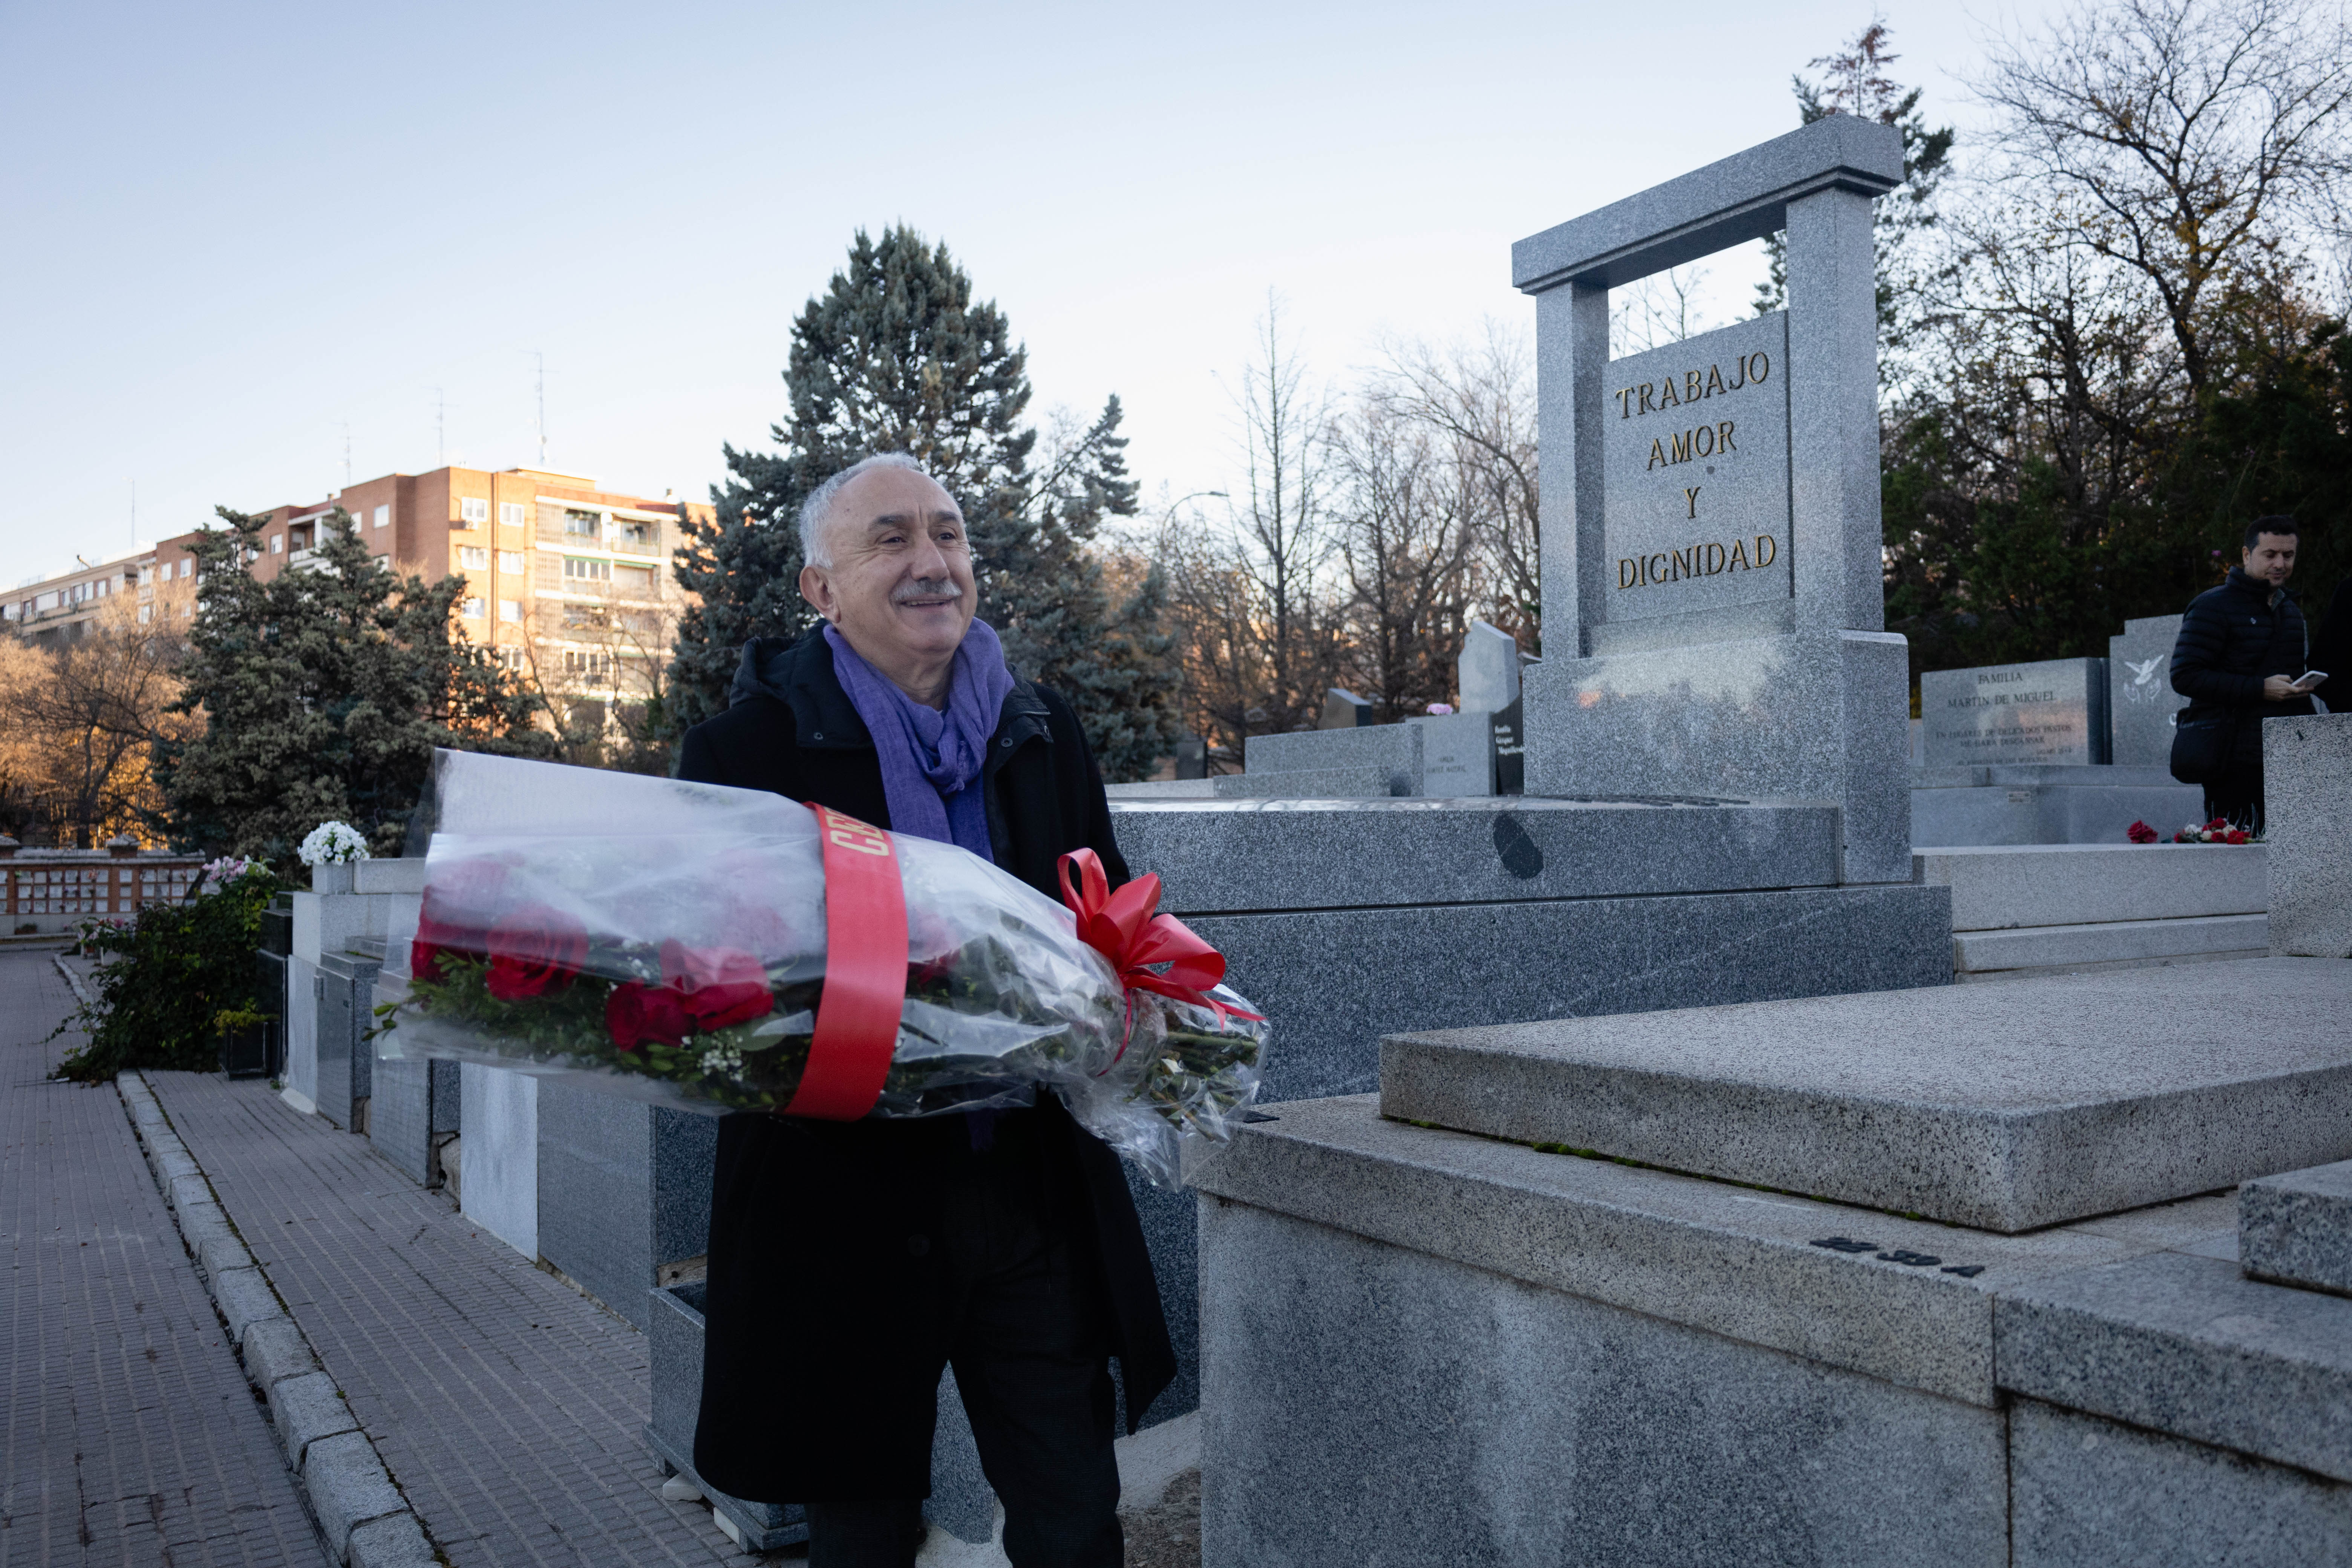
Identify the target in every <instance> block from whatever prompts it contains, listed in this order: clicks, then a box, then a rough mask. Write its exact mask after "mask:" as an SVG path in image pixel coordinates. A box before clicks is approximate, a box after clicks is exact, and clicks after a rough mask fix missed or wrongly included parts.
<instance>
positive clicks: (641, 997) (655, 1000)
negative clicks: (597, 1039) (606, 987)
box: [604, 980, 694, 1051]
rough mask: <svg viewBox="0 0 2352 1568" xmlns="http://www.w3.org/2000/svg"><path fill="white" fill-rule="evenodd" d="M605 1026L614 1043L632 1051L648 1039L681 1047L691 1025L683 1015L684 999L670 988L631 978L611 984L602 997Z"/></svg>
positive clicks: (684, 1010)
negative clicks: (610, 1033)
mask: <svg viewBox="0 0 2352 1568" xmlns="http://www.w3.org/2000/svg"><path fill="white" fill-rule="evenodd" d="M604 1027H605V1028H607V1029H609V1030H611V1031H612V1034H613V1043H614V1045H616V1046H618V1047H621V1048H622V1049H623V1050H625V1051H634V1050H635V1049H636V1048H637V1047H639V1046H641V1045H643V1044H645V1043H646V1041H647V1040H655V1041H657V1042H659V1043H660V1044H662V1045H665V1046H682V1045H684V1044H685V1043H686V1037H687V1034H688V1031H690V1030H691V1029H692V1028H693V1027H694V1024H693V1022H692V1020H690V1019H689V1018H688V1017H687V1016H686V999H685V998H684V997H683V996H680V995H679V994H677V991H676V990H675V989H674V988H673V987H670V986H667V985H646V984H640V983H638V982H637V981H635V980H631V981H626V982H625V983H623V984H619V985H615V986H614V987H613V994H612V995H610V996H609V997H607V998H605V1000H604Z"/></svg>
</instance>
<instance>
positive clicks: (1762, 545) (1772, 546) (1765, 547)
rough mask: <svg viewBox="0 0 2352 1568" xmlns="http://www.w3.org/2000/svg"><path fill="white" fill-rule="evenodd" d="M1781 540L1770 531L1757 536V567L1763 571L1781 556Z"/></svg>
mask: <svg viewBox="0 0 2352 1568" xmlns="http://www.w3.org/2000/svg"><path fill="white" fill-rule="evenodd" d="M1779 557H1780V541H1779V540H1777V539H1775V538H1773V537H1772V536H1771V535H1770V534H1769V533H1759V534H1758V535H1757V536H1756V569H1757V570H1758V571H1759V572H1760V571H1762V570H1763V569H1764V568H1765V567H1767V566H1769V565H1771V564H1772V563H1773V562H1774V561H1775V560H1777V559H1778V558H1779Z"/></svg>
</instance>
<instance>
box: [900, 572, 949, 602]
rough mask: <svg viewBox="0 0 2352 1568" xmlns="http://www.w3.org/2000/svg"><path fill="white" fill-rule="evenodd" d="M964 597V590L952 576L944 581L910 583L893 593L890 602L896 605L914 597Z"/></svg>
mask: <svg viewBox="0 0 2352 1568" xmlns="http://www.w3.org/2000/svg"><path fill="white" fill-rule="evenodd" d="M962 597H963V590H962V589H961V588H959V587H958V586H956V584H955V582H954V580H953V579H952V578H950V579H949V580H948V581H946V582H942V583H922V582H916V583H909V584H907V586H905V587H904V588H901V589H899V590H898V592H897V593H895V594H893V595H890V602H891V603H892V604H894V605H903V604H906V603H907V602H908V601H909V600H912V599H961V598H962Z"/></svg>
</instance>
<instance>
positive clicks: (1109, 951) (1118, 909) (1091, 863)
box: [1055, 849, 1264, 1050]
mask: <svg viewBox="0 0 2352 1568" xmlns="http://www.w3.org/2000/svg"><path fill="white" fill-rule="evenodd" d="M1073 866H1075V867H1076V868H1077V871H1078V879H1077V887H1076V890H1075V891H1073V890H1072V888H1071V883H1070V868H1072V867H1073ZM1055 877H1056V879H1057V880H1058V881H1059V882H1060V883H1061V886H1062V902H1064V903H1066V904H1067V905H1069V906H1070V912H1071V913H1072V914H1074V915H1076V916H1077V917H1078V940H1079V941H1081V942H1085V943H1086V944H1087V946H1088V947H1091V948H1093V949H1094V950H1095V951H1096V952H1099V953H1101V954H1102V955H1103V956H1104V957H1105V958H1108V959H1109V960H1110V963H1111V967H1112V968H1113V969H1116V970H1118V979H1119V984H1122V985H1124V986H1126V987H1128V988H1129V990H1133V991H1151V992H1156V993H1158V994H1160V995H1162V996H1171V997H1174V998H1175V999H1176V1000H1177V1001H1179V1002H1190V1003H1192V1005H1194V1006H1196V1007H1206V1008H1208V1009H1209V1010H1210V1011H1212V1012H1213V1013H1214V1014H1216V1016H1217V1021H1218V1022H1219V1023H1220V1024H1222V1023H1223V1022H1224V1020H1225V1019H1227V1018H1229V1017H1230V1018H1248V1019H1251V1020H1253V1021H1257V1022H1263V1020H1264V1016H1263V1015H1262V1014H1257V1013H1244V1011H1242V1010H1241V1009H1240V1008H1239V1007H1234V1006H1231V1005H1227V1004H1225V1003H1223V1002H1220V1001H1218V1000H1217V999H1216V998H1215V997H1213V996H1212V995H1210V994H1209V990H1210V988H1211V987H1212V986H1213V985H1216V984H1218V983H1219V982H1221V981H1223V979H1224V977H1225V955H1224V954H1223V953H1222V952H1218V951H1217V950H1216V949H1215V948H1213V947H1211V946H1210V945H1209V944H1208V943H1207V942H1202V940H1201V939H1200V938H1199V937H1197V936H1194V935H1193V934H1192V931H1190V930H1188V929H1186V927H1185V925H1184V922H1183V921H1180V920H1178V919H1177V918H1176V917H1175V916H1174V915H1156V914H1153V913H1152V912H1151V911H1152V910H1154V909H1156V908H1158V907H1159V903H1160V879H1159V878H1158V877H1156V876H1154V875H1152V874H1151V873H1150V872H1149V871H1147V872H1145V873H1144V874H1143V875H1142V876H1140V877H1138V878H1136V879H1134V880H1133V881H1131V882H1129V883H1128V884H1127V885H1126V886H1125V887H1123V888H1121V889H1119V890H1118V891H1117V892H1115V893H1114V892H1112V891H1111V890H1110V879H1109V877H1108V876H1107V875H1105V874H1104V872H1103V864H1102V857H1100V856H1098V855H1097V854H1096V853H1095V852H1094V851H1093V850H1091V849H1073V850H1071V851H1070V852H1069V853H1068V854H1067V855H1065V856H1063V857H1062V858H1061V860H1060V862H1059V863H1058V864H1057V865H1056V867H1055ZM1163 963H1164V964H1166V965H1167V968H1166V969H1164V970H1161V969H1156V968H1153V967H1151V966H1152V965H1155V964H1163ZM1120 1048H1121V1049H1122V1050H1124V1049H1125V1047H1120Z"/></svg>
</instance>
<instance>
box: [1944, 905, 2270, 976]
mask: <svg viewBox="0 0 2352 1568" xmlns="http://www.w3.org/2000/svg"><path fill="white" fill-rule="evenodd" d="M2270 942H2271V939H2270V917H2269V916H2267V915H2191V916H2188V917H2186V918H2184V919H2181V920H2157V921H2106V922H2105V923H2101V924H2095V925H2092V924H2085V925H2059V926H2018V927H2015V928H2013V929H2011V930H2008V931H1955V932H1953V933H1952V967H1953V968H1954V969H1955V970H1961V971H1965V972H1967V973H1985V972H1988V971H1991V970H1998V969H2038V968H2042V967H2045V966H2048V965H2053V964H2076V963H2145V962H2147V961H2148V960H2150V959H2158V958H2193V957H2197V956H2200V955H2201V954H2204V953H2209V952H2227V953H2231V954H2234V955H2235V956H2237V957H2240V958H2263V957H2267V956H2268V955H2269V952H2270Z"/></svg>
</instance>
